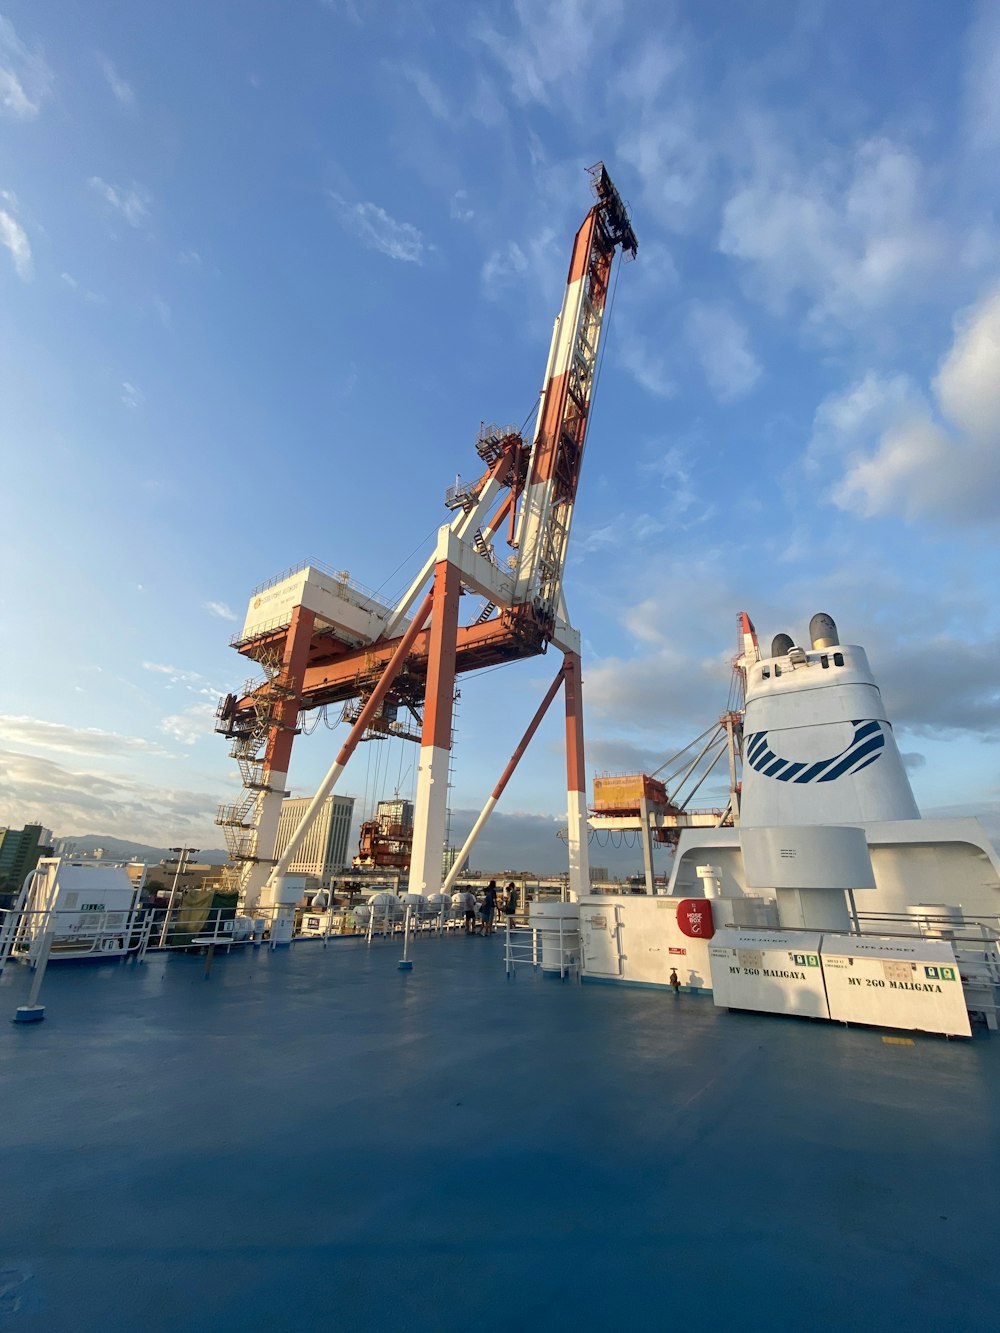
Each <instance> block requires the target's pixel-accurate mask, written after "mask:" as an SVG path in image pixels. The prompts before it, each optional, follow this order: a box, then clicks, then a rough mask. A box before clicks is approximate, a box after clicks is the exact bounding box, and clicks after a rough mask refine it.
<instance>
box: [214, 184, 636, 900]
mask: <svg viewBox="0 0 1000 1333" xmlns="http://www.w3.org/2000/svg"><path fill="white" fill-rule="evenodd" d="M590 175H591V181H592V185H593V189H594V193H595V194H596V196H597V199H596V202H595V203H594V205H593V206H592V207H591V209H590V210H589V212H588V213H587V216H586V217H585V219H584V221H583V224H582V225H581V227H580V229H579V231H578V232H577V234H576V238H575V240H574V243H573V250H572V255H571V258H570V265H569V274H568V277H567V282H566V290H565V294H564V297H563V303H562V309H561V311H560V313H559V315H558V317H557V319H556V321H555V328H554V330H553V334H552V342H551V346H550V349H549V359H548V365H547V368H546V374H545V380H544V384H543V387H542V391H541V398H540V403H539V409H538V414H537V419H536V425H535V432H534V436H533V438H532V441H531V445H530V448H529V446H528V444H527V442H526V441H525V440H524V439H523V438H522V436H521V434H520V432H518V431H517V430H515V429H513V428H498V427H492V426H490V427H483V428H482V429H481V430H480V433H479V437H478V440H477V445H476V447H477V451H478V453H479V456H480V458H481V460H482V462H483V464H484V465H485V470H484V471H483V472H482V474H481V475H480V477H479V478H478V480H476V481H475V482H473V483H470V484H468V485H465V486H462V485H458V486H455V487H452V488H451V489H450V490H449V492H448V493H447V495H446V499H445V503H446V505H447V506H448V507H449V508H451V509H452V510H454V511H455V512H454V517H453V519H452V520H451V522H450V523H447V524H445V525H444V526H443V527H442V528H441V529H440V530H439V532H438V538H437V543H436V548H435V550H434V552H433V554H432V555H431V556H430V557H429V558H428V559H427V561H426V562H425V564H424V566H423V568H422V569H421V570H420V572H419V573H418V575H417V576H416V578H415V579H414V580H413V582H412V584H411V585H410V587H409V589H408V590H407V592H406V593H405V594H404V596H403V597H402V598H401V599H400V601H399V602H398V603H397V604H396V605H395V606H389V605H387V604H386V603H384V602H382V601H380V600H379V599H378V598H377V597H376V596H374V595H372V594H371V593H368V592H366V591H365V590H364V589H362V588H360V587H359V586H357V585H356V584H353V583H351V582H350V580H349V579H348V577H347V575H346V574H336V575H331V574H329V573H327V572H325V571H324V570H323V569H321V568H320V567H319V566H318V565H316V564H315V563H313V564H306V565H302V566H299V567H297V568H295V569H293V570H289V571H286V572H285V573H284V574H283V575H280V576H278V577H277V578H275V579H273V580H271V581H270V582H269V583H267V584H265V585H264V586H262V587H261V588H258V589H256V590H255V591H254V593H253V594H251V598H250V604H249V606H248V609H247V617H246V620H245V622H244V626H243V630H242V632H241V633H240V634H239V635H238V636H237V637H236V639H234V641H233V646H234V647H235V648H236V649H237V651H238V652H240V653H241V654H242V655H243V656H245V657H247V658H249V659H250V660H251V661H253V662H255V663H256V664H257V665H258V667H260V668H261V669H262V670H263V673H264V677H263V679H262V680H257V681H253V682H248V684H247V685H246V686H245V687H244V689H243V691H242V692H241V693H240V694H230V695H227V696H226V697H225V698H224V699H223V700H222V701H221V702H220V705H219V709H218V714H217V724H216V729H217V730H218V731H220V732H222V733H223V734H224V735H226V736H228V737H229V738H230V739H231V740H232V742H233V747H232V751H231V753H232V754H233V757H234V758H235V759H236V760H237V762H238V764H239V767H240V772H241V776H242V779H243V786H244V790H243V796H242V798H241V800H239V801H237V802H235V803H233V804H230V805H225V806H223V807H221V809H220V812H219V816H218V820H217V822H218V823H220V824H221V825H222V826H223V828H224V829H225V830H226V834H227V840H228V843H229V851H230V856H231V863H230V866H231V871H232V875H233V878H234V880H235V882H236V884H237V885H238V887H239V888H240V890H241V896H242V898H243V901H244V904H245V906H246V908H247V909H250V910H252V909H253V908H255V907H257V906H258V905H261V906H273V905H278V906H287V904H286V891H285V889H284V877H285V874H286V872H287V870H288V867H289V865H290V864H291V862H292V861H293V859H294V857H295V854H296V852H297V850H298V848H299V846H300V844H301V842H302V840H303V838H304V837H305V835H306V833H307V832H308V828H309V825H310V823H311V821H312V818H313V816H314V815H315V813H316V811H318V810H319V808H320V806H321V805H322V803H323V801H324V800H325V799H326V798H327V796H328V795H329V794H330V792H331V791H332V790H333V788H334V786H335V785H336V782H337V779H338V778H339V776H340V774H341V772H342V771H343V769H344V766H345V765H346V763H347V761H348V759H349V758H350V756H351V754H352V753H353V751H354V749H355V748H356V746H357V744H358V743H359V741H360V740H361V739H363V737H364V736H365V735H366V734H372V733H373V732H375V733H378V732H381V733H383V734H389V735H392V734H405V731H406V724H405V723H401V722H400V721H399V717H400V714H401V713H402V714H403V715H405V714H406V713H409V714H410V715H411V717H413V718H415V719H416V720H417V721H418V723H419V725H420V762H419V767H418V771H417V788H416V799H415V810H414V836H413V848H412V855H411V862H410V879H409V888H410V890H411V892H415V893H422V894H428V893H433V892H436V891H438V889H440V888H441V887H442V883H441V880H442V848H443V843H444V832H445V821H446V813H447V791H448V762H449V754H450V748H451V736H452V708H453V701H454V693H455V679H456V675H458V674H460V673H462V672H467V671H472V670H478V669H480V668H482V667H487V666H494V665H498V664H501V663H505V662H512V661H517V660H520V659H521V658H525V657H533V656H536V655H538V654H540V653H544V652H545V651H546V649H547V648H548V646H549V645H550V644H552V645H553V646H554V647H555V648H557V649H559V650H560V651H561V652H562V654H563V660H562V664H561V666H560V670H559V673H558V675H557V677H556V680H555V681H554V682H553V685H552V688H551V689H550V691H549V694H548V695H547V696H546V700H545V706H547V705H548V702H550V701H551V698H552V697H553V696H554V694H555V693H556V692H557V690H558V688H559V686H560V685H561V686H562V687H563V690H564V696H565V708H566V767H567V793H568V798H567V803H568V811H567V813H568V820H569V839H568V841H569V860H570V867H569V869H570V888H571V891H572V892H574V893H576V894H580V893H583V892H585V891H586V890H587V888H588V884H589V870H588V864H587V797H586V775H585V768H584V748H583V714H582V699H581V674H580V637H579V634H578V632H577V631H576V630H575V629H574V628H573V627H572V625H571V624H570V621H569V615H568V612H567V609H566V604H565V599H564V596H563V571H564V568H565V563H566V550H567V543H568V541H569V535H570V527H571V523H572V518H573V508H574V504H575V501H576V492H577V486H578V484H579V479H580V470H581V465H582V462H583V451H584V442H585V438H586V431H587V421H588V416H589V413H590V406H591V397H592V393H593V388H594V382H595V378H596V373H597V365H598V362H597V355H598V347H599V343H600V337H601V329H602V324H603V320H604V316H605V310H606V307H607V302H608V296H609V287H610V279H611V272H612V264H613V261H614V258H615V254H616V252H617V251H618V250H621V251H622V254H623V255H628V256H630V257H633V258H634V256H635V254H636V251H637V249H638V245H637V242H636V238H635V233H634V232H633V230H632V224H631V221H630V219H629V215H628V210H627V208H626V207H625V205H624V203H623V202H622V200H621V197H620V196H619V193H618V191H617V190H616V189H615V186H614V184H613V183H612V181H611V179H610V177H609V175H608V173H607V171H606V170H605V168H604V166H603V164H602V163H598V164H597V165H596V166H595V167H592V168H590ZM501 534H503V536H504V537H505V540H506V544H507V545H508V547H509V548H510V549H511V551H512V554H511V556H510V557H509V558H508V559H507V560H504V561H503V562H501V561H500V560H499V559H498V558H497V556H496V554H495V550H494V546H495V544H496V543H497V541H498V540H499V538H500V536H501ZM428 584H430V588H429V591H426V592H425V589H426V588H427V586H428ZM463 591H471V592H473V593H476V594H479V595H480V596H482V597H483V598H485V599H486V601H485V606H484V607H483V609H482V610H481V611H480V612H479V614H478V615H477V616H476V617H475V619H473V620H472V621H471V623H468V624H460V623H459V620H460V617H459V599H460V597H461V594H462V593H463ZM422 594H423V596H422ZM332 703H341V704H344V705H345V706H346V712H345V716H348V717H351V718H353V725H352V726H351V729H350V732H349V734H348V736H347V739H346V740H345V742H344V743H343V745H342V747H341V749H340V751H339V753H338V755H337V758H336V760H335V762H334V763H333V765H332V766H331V768H330V770H329V771H328V773H327V775H326V777H325V778H324V780H323V782H322V783H321V784H320V787H319V789H318V791H317V792H316V795H315V797H314V798H313V800H312V802H311V803H310V806H309V808H308V809H307V811H306V813H305V815H304V816H303V818H302V821H301V823H300V824H299V826H298V828H297V829H296V830H295V832H294V833H293V835H292V837H291V840H290V841H289V843H288V844H287V846H286V847H285V849H284V851H283V853H282V854H281V856H280V857H276V856H275V843H276V838H277V829H278V816H279V813H280V809H281V801H282V798H283V797H284V795H285V794H286V793H285V784H286V780H287V775H288V767H289V762H290V758H291V750H292V742H293V739H294V736H295V735H296V734H297V725H298V718H299V714H300V713H302V712H306V711H308V710H311V709H314V708H317V707H320V706H322V705H327V704H332ZM542 711H543V709H540V710H539V713H538V714H536V717H535V719H534V721H533V723H532V725H531V727H530V728H529V731H528V734H527V735H526V737H525V740H524V742H523V743H522V745H521V746H520V747H519V748H518V751H517V752H516V754H515V757H514V759H513V760H512V762H511V764H509V765H508V771H507V772H506V773H505V775H504V777H503V778H502V779H501V782H500V784H498V787H497V788H496V789H495V790H494V793H493V796H492V797H491V798H490V802H492V804H495V801H496V799H498V797H499V793H500V791H501V790H502V789H503V785H504V784H505V783H506V780H507V777H509V775H510V772H511V771H513V765H514V764H515V763H516V761H517V758H519V757H520V753H522V752H523V749H524V746H525V745H526V744H527V740H528V739H529V737H530V735H531V734H532V733H533V731H534V728H535V727H536V726H537V724H538V722H539V721H540V720H541V712H542ZM490 802H488V803H487V812H488V810H490V809H492V804H491V803H490ZM485 813H486V812H484V816H481V820H480V822H478V823H477V831H478V828H479V827H481V824H482V821H483V819H484V817H485ZM470 849H471V846H470V844H467V845H466V848H464V849H463V856H462V857H460V858H459V861H458V862H456V865H455V867H454V869H453V872H452V875H451V876H449V881H448V882H446V884H445V885H444V887H445V888H447V887H449V883H450V880H451V879H452V878H453V877H454V875H457V873H458V872H459V870H460V869H461V866H462V864H463V862H464V859H465V857H467V855H468V851H469V850H470Z"/></svg>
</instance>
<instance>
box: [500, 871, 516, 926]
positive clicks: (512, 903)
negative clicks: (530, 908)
mask: <svg viewBox="0 0 1000 1333" xmlns="http://www.w3.org/2000/svg"><path fill="white" fill-rule="evenodd" d="M503 911H504V916H505V917H506V918H507V920H508V921H509V922H510V924H511V925H513V924H514V915H515V913H516V912H517V889H516V888H515V887H514V881H513V880H510V881H509V882H508V884H507V887H506V889H505V890H504V896H503Z"/></svg>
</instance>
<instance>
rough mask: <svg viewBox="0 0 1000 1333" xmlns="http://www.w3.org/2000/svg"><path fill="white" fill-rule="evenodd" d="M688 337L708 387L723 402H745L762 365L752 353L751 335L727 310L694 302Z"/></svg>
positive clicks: (758, 377)
mask: <svg viewBox="0 0 1000 1333" xmlns="http://www.w3.org/2000/svg"><path fill="white" fill-rule="evenodd" d="M685 334H686V336H687V340H688V342H689V343H690V345H691V347H692V348H693V349H694V352H695V355H696V356H697V357H698V360H699V361H700V362H701V366H702V369H703V370H704V372H705V378H706V379H707V380H708V387H709V388H710V389H711V390H712V393H713V394H715V396H716V398H718V399H719V401H720V402H723V403H728V402H731V401H732V400H733V399H734V398H742V397H743V395H744V394H747V393H749V392H750V390H751V389H752V388H753V386H754V385H755V384H756V383H757V381H758V379H760V365H759V364H758V362H757V359H756V357H755V356H754V354H753V352H752V351H751V350H750V346H749V335H748V334H747V331H746V329H745V328H744V327H743V325H742V324H741V323H740V322H739V320H738V319H737V318H736V316H735V315H734V314H733V313H732V312H731V311H730V310H728V309H727V308H726V307H725V306H723V305H713V304H710V303H708V302H705V301H692V302H691V305H690V306H689V308H688V314H687V319H686V320H685Z"/></svg>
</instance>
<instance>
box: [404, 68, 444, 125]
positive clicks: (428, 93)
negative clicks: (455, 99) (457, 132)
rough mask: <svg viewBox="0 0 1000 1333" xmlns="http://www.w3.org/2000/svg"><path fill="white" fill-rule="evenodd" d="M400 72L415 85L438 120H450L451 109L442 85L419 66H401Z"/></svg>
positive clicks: (425, 104) (419, 95) (421, 98)
mask: <svg viewBox="0 0 1000 1333" xmlns="http://www.w3.org/2000/svg"><path fill="white" fill-rule="evenodd" d="M399 72H400V74H402V76H403V78H404V79H406V80H407V82H408V83H411V84H412V85H413V87H414V89H415V91H416V94H417V96H418V97H419V98H420V100H421V101H422V102H423V104H424V106H426V107H427V109H428V111H430V113H431V115H432V116H433V117H434V118H435V119H436V120H448V119H450V117H451V108H450V107H449V106H448V101H447V98H446V97H445V95H444V93H443V92H442V90H441V87H440V85H439V84H438V83H436V82H435V80H434V79H433V78H432V77H431V75H430V74H428V73H427V71H426V70H425V69H421V68H420V67H419V66H417V65H400V66H399Z"/></svg>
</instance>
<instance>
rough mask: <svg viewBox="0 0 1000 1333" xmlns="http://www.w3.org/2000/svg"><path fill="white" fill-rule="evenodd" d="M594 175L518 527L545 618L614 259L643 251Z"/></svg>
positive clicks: (531, 593) (532, 600)
mask: <svg viewBox="0 0 1000 1333" xmlns="http://www.w3.org/2000/svg"><path fill="white" fill-rule="evenodd" d="M590 173H591V178H592V180H593V184H594V190H595V192H596V194H597V200H598V201H597V203H596V204H595V205H594V206H593V208H591V210H590V212H589V213H588V214H587V216H586V218H585V219H584V221H583V225H582V226H581V227H580V230H579V231H578V232H577V233H576V239H575V241H574V242H573V254H572V258H571V259H570V264H569V274H568V276H567V278H566V294H565V296H564V297H563V304H562V310H561V311H560V312H559V316H558V318H557V319H556V322H555V328H554V329H553V331H552V344H551V347H550V349H549V363H548V368H547V370H546V376H545V385H544V387H543V389H542V401H541V405H540V407H539V411H538V420H537V424H536V427H535V437H534V440H533V442H532V446H531V455H530V458H529V460H528V481H527V486H526V488H525V493H524V500H523V503H522V506H521V514H520V520H519V523H518V529H517V545H518V548H519V554H518V560H517V568H516V583H515V590H514V600H515V602H516V603H519V604H530V605H533V606H534V607H535V608H536V610H537V611H538V612H539V613H540V614H541V615H542V616H543V617H544V616H546V615H552V614H554V613H555V611H556V608H557V606H558V604H559V598H560V594H561V591H562V577H563V570H564V567H565V563H566V546H567V543H568V541H569V530H570V524H571V522H572V519H573V505H574V502H575V500H576V489H577V485H578V484H579V480H580V468H581V465H582V463H583V447H584V442H585V438H586V433H587V419H588V416H589V413H590V399H591V394H592V393H593V388H594V380H595V377H596V374H597V349H598V346H599V344H600V338H601V326H602V324H603V321H604V311H605V306H606V304H607V299H608V286H609V282H610V278H611V264H612V261H613V259H614V255H615V250H616V249H617V248H618V247H619V246H621V248H622V251H623V253H626V254H630V255H631V256H632V257H633V258H634V257H635V254H636V252H637V250H638V242H637V241H636V239H635V232H634V231H633V230H632V224H631V222H630V221H629V216H628V212H627V210H626V208H625V205H624V204H623V203H622V201H621V197H620V196H619V194H618V191H617V190H616V189H615V187H614V185H613V184H612V182H611V178H610V176H609V175H608V173H607V171H606V170H605V168H604V164H603V163H601V162H598V163H597V165H596V166H594V167H591V168H590Z"/></svg>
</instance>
